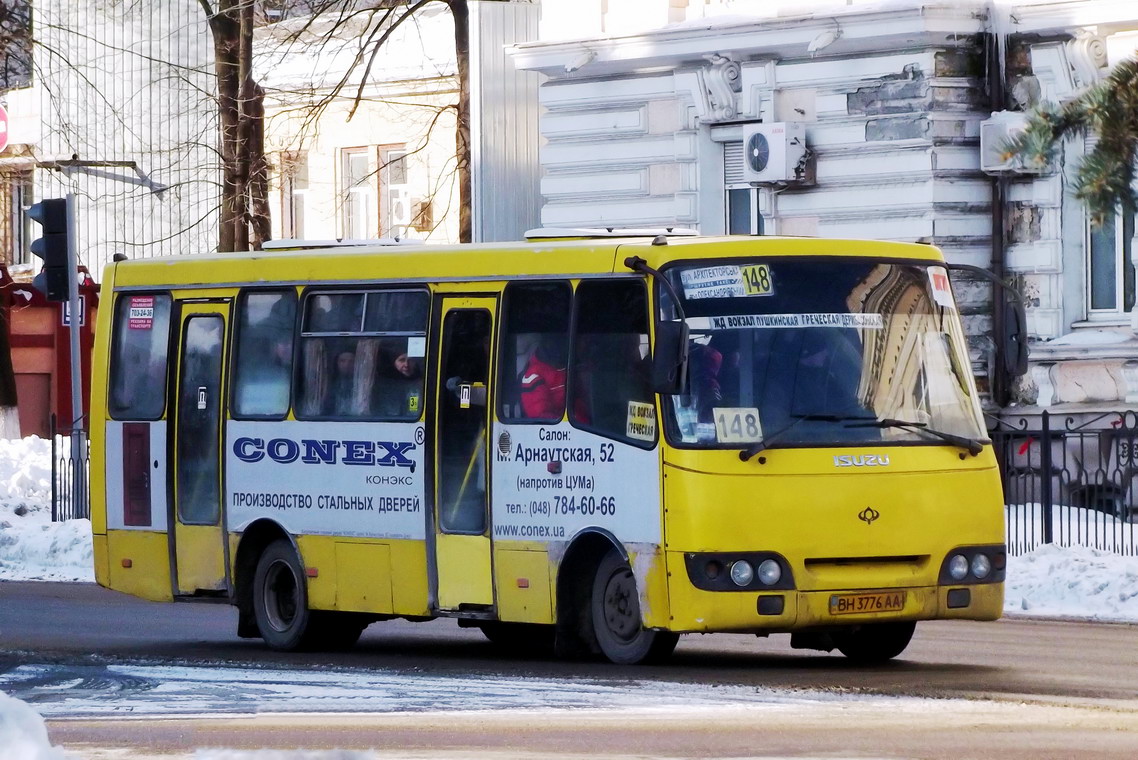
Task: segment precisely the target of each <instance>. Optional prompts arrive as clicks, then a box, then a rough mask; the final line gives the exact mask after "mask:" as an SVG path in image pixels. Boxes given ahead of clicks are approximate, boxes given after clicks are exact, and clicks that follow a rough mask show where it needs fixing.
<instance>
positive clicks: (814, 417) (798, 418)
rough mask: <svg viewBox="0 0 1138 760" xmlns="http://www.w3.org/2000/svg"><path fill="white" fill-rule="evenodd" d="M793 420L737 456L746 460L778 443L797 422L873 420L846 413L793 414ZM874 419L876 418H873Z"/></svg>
mask: <svg viewBox="0 0 1138 760" xmlns="http://www.w3.org/2000/svg"><path fill="white" fill-rule="evenodd" d="M793 417H794V422H791V423H790V424H789V425H786V426H785V427H783V428H782V429H781V430H777V431H775V432H774V433H771V434H770V435H768V436H767V437H765V438H763V440H761V441H759V442H758V443H756V444H754V445H753V446H749V447H747V448H745V449H743V450H742V451H740V452H739V458H740V459H742V460H743V461H744V462H746V461H747V460H748V459H750V458H751V457H753V456H755V455H756V454H758V453H759V452H760V451H764V450H765V449H767V448H769V447H770V445H771V444H772V443H778V441H779V439H780V438H782V437H783V436H784V435H786V434H787V433H789V432H790V431H791V430H792V429H793V428H794V427H795V426H796V425H797V424H798V423H800V422H805V421H807V420H809V421H810V422H851V421H854V420H874V418H873V417H859V416H855V415H848V414H795V415H793ZM874 421H876V420H874Z"/></svg>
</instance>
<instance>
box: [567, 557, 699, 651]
mask: <svg viewBox="0 0 1138 760" xmlns="http://www.w3.org/2000/svg"><path fill="white" fill-rule="evenodd" d="M589 612H590V617H591V618H592V621H593V633H594V634H595V635H596V637H597V644H598V645H599V646H600V649H601V654H603V655H604V656H605V657H607V658H608V659H609V660H611V661H612V662H615V663H616V664H618V665H636V664H638V663H642V662H655V661H659V660H662V659H664V658H666V657H667V656H668V655H670V654H671V653H672V650H673V649H675V648H676V642H677V641H679V636H677V635H676V634H674V633H672V632H670V631H649V630H646V629H645V628H644V627H643V626H642V625H641V622H640V594H639V592H638V591H637V589H636V576H635V575H633V573H632V568H631V567H629V565H628V563H627V562H625V560H624V558H623V557H621V556H620V555H619V554H618V553H617V552H616V551H615V550H614V551H610V552H609V553H608V554H606V555H605V557H604V559H602V560H601V562H600V564H599V565H598V566H597V574H596V576H595V577H594V580H593V593H592V599H591V601H590V609H589Z"/></svg>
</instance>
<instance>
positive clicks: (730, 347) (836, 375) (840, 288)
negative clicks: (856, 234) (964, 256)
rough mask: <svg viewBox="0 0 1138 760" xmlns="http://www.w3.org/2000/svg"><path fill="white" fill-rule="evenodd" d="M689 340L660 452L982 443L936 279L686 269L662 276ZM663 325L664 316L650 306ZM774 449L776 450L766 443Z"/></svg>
mask: <svg viewBox="0 0 1138 760" xmlns="http://www.w3.org/2000/svg"><path fill="white" fill-rule="evenodd" d="M665 275H666V276H667V277H669V278H670V279H671V282H672V284H673V286H674V287H675V290H676V292H677V293H678V294H679V297H680V298H681V299H682V300H683V308H684V312H685V315H686V317H687V322H688V325H689V328H690V338H689V340H690V345H689V357H690V363H689V371H688V389H687V390H688V392H687V393H685V394H683V395H676V396H671V397H670V398H668V399H666V401H665V406H664V417H665V428H666V430H667V432H668V435H669V438H670V439H671V440H672V442H673V443H676V444H679V445H682V446H695V447H717V448H725V447H740V446H742V447H744V448H747V447H752V446H754V445H755V444H759V445H763V444H764V441H765V442H766V445H778V446H786V445H789V446H795V445H798V446H802V445H813V446H819V445H838V444H840V445H846V444H862V445H881V444H889V443H899V442H905V443H915V442H927V443H931V444H940V445H943V444H944V439H943V437H941V438H938V437H937V434H938V433H939V434H942V435H943V434H947V435H948V436H949V437H950V438H951V437H952V436H959V437H966V438H969V439H975V438H979V437H982V436H983V434H984V432H983V425H982V422H981V415H980V408H979V404H978V403H977V400H976V398H975V394H974V391H973V386H972V384H971V381H970V378H969V373H970V367H969V365H968V358H967V357H968V355H967V351H966V347H965V343H964V336H963V333H962V331H961V327H960V320H959V318H958V316H957V313H956V307H955V304H954V301H953V298H952V291H951V288H950V286H949V283H948V273H947V271H946V270H945V268H944V267H943V266H937V265H935V264H934V265H925V264H915V263H908V262H905V263H897V262H890V261H883V260H879V259H878V260H869V259H861V258H854V257H849V258H846V257H842V258H837V257H827V258H825V259H821V258H810V259H791V258H768V259H762V260H760V259H755V260H751V261H743V262H732V263H730V264H722V263H711V262H700V263H691V264H681V265H677V266H673V267H670V268H668V269H666V270H665ZM661 303H662V306H663V308H662V314H661V317H662V318H663V319H665V320H667V319H674V318H675V312H674V309H672V307H671V305H670V303H669V302H668V300H667V298H666V296H662V300H661ZM776 438H777V441H776V440H775V439H776Z"/></svg>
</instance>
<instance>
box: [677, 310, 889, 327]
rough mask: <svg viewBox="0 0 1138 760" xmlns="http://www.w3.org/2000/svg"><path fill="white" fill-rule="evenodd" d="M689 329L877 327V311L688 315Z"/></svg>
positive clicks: (878, 320)
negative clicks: (716, 315)
mask: <svg viewBox="0 0 1138 760" xmlns="http://www.w3.org/2000/svg"><path fill="white" fill-rule="evenodd" d="M687 322H688V327H690V328H691V329H693V330H757V329H767V328H779V327H788V328H790V327H860V328H865V329H869V330H880V329H882V328H883V327H884V326H885V323H884V320H882V318H881V315H880V314H841V313H832V314H737V315H734V316H724V317H688V320H687Z"/></svg>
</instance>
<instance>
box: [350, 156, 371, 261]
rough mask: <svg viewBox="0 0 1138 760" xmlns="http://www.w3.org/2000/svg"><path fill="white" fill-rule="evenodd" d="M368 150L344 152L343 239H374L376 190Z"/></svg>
mask: <svg viewBox="0 0 1138 760" xmlns="http://www.w3.org/2000/svg"><path fill="white" fill-rule="evenodd" d="M373 177H374V175H373V173H372V170H371V160H370V158H369V153H368V150H367V148H352V149H348V150H344V151H343V211H344V213H343V225H344V237H345V238H348V239H356V240H359V239H365V238H369V237H375V236H376V232H375V223H374V219H375V216H374V210H375V187H374V179H373Z"/></svg>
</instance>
